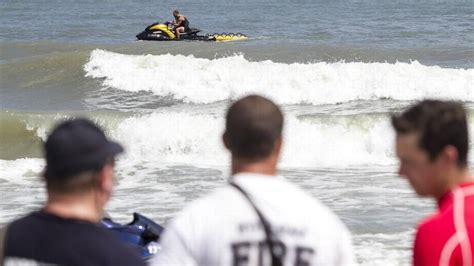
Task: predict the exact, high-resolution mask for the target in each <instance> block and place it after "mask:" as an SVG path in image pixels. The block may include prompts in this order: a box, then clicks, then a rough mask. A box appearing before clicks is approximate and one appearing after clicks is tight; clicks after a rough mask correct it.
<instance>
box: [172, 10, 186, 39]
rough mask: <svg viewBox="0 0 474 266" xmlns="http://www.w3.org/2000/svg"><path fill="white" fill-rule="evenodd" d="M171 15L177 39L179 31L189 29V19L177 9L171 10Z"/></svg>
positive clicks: (182, 31)
mask: <svg viewBox="0 0 474 266" xmlns="http://www.w3.org/2000/svg"><path fill="white" fill-rule="evenodd" d="M173 16H174V21H173V26H174V31H175V33H176V39H179V38H180V35H181V33H184V32H187V31H189V21H188V19H187V18H186V17H185V16H183V15H182V14H180V13H179V11H178V10H175V11H173Z"/></svg>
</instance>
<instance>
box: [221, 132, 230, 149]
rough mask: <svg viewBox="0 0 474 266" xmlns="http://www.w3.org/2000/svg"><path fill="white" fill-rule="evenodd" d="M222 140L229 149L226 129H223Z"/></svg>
mask: <svg viewBox="0 0 474 266" xmlns="http://www.w3.org/2000/svg"><path fill="white" fill-rule="evenodd" d="M222 142H224V147H225V148H226V149H227V150H230V145H229V134H228V133H227V131H225V132H224V134H222Z"/></svg>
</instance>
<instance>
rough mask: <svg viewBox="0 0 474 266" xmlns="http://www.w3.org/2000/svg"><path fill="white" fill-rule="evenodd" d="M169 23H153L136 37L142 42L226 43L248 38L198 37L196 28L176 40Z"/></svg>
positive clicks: (211, 35)
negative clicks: (185, 41)
mask: <svg viewBox="0 0 474 266" xmlns="http://www.w3.org/2000/svg"><path fill="white" fill-rule="evenodd" d="M171 25H172V24H171V22H165V23H159V22H156V23H153V24H151V25H150V26H148V27H146V28H145V30H144V31H142V32H140V33H139V34H138V35H137V36H136V37H137V39H138V40H142V41H180V40H191V41H215V42H226V41H239V40H246V39H248V37H247V36H246V35H245V34H242V33H235V34H234V33H214V34H207V35H199V34H198V33H199V32H201V30H199V29H196V28H189V29H188V30H187V31H186V32H184V33H181V35H180V38H179V39H178V38H176V34H175V33H174V31H173V27H172V26H171Z"/></svg>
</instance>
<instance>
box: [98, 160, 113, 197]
mask: <svg viewBox="0 0 474 266" xmlns="http://www.w3.org/2000/svg"><path fill="white" fill-rule="evenodd" d="M99 187H100V190H101V191H103V192H105V193H106V194H107V195H108V196H109V197H110V195H112V191H113V187H114V166H113V165H112V164H106V165H104V167H102V170H100V175H99Z"/></svg>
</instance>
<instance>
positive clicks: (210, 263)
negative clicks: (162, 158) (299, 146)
mask: <svg viewBox="0 0 474 266" xmlns="http://www.w3.org/2000/svg"><path fill="white" fill-rule="evenodd" d="M282 128H283V115H282V112H281V111H280V109H279V108H278V106H276V105H275V104H274V103H273V102H271V101H270V100H268V99H265V98H263V97H260V96H247V97H245V98H243V99H241V100H239V101H237V102H235V103H234V104H233V105H232V106H231V107H230V109H229V110H228V113H227V117H226V130H225V133H224V136H223V140H224V145H225V147H226V148H227V149H228V150H229V151H230V153H231V154H232V176H231V177H230V180H229V184H228V185H226V186H224V187H222V188H219V189H217V190H216V191H214V192H213V193H211V194H210V195H208V196H206V197H204V198H202V199H199V200H197V201H195V202H194V203H192V204H191V205H190V206H189V207H187V208H185V209H184V210H183V211H182V212H181V213H179V214H178V215H177V216H176V217H175V218H174V219H173V220H172V221H171V223H170V224H169V225H168V226H167V228H166V230H165V232H164V234H163V238H162V241H161V245H162V250H161V251H160V252H158V254H157V255H156V257H155V258H154V259H153V261H152V262H153V263H152V264H153V265H203V266H217V265H224V266H225V265H235V266H237V265H298V266H302V265H325V266H330V265H353V263H354V262H353V253H352V246H351V240H350V235H349V232H348V230H347V229H346V227H345V226H344V224H343V223H342V222H341V221H340V220H339V219H338V218H337V217H336V216H335V215H334V214H333V213H332V212H331V211H330V210H329V209H328V208H326V207H325V206H323V205H322V204H321V203H319V202H318V201H317V200H315V199H313V198H312V197H311V196H310V195H309V194H308V193H306V192H305V191H303V190H301V189H300V188H298V187H296V186H295V185H293V184H291V183H290V182H288V181H286V180H285V179H284V178H283V177H281V176H279V175H277V162H278V159H279V157H280V150H281V147H282ZM321 193H323V192H321Z"/></svg>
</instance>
